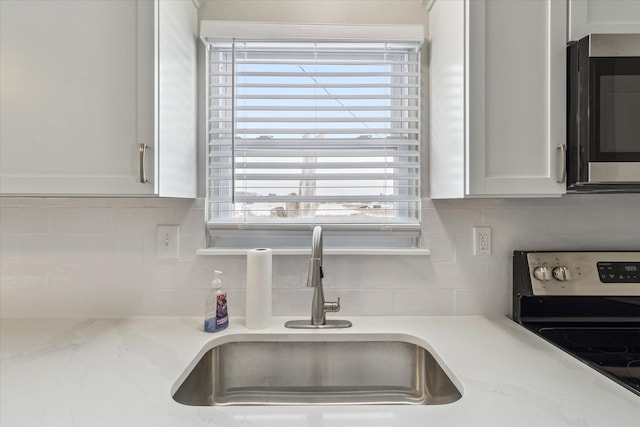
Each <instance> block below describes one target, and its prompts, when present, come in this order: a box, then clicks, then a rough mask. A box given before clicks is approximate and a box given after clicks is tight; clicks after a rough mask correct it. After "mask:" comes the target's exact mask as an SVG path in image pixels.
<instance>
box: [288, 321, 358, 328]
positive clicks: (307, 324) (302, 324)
mask: <svg viewBox="0 0 640 427" xmlns="http://www.w3.org/2000/svg"><path fill="white" fill-rule="evenodd" d="M284 326H285V327H286V328H291V329H332V328H333V329H335V328H350V327H351V322H350V321H348V320H334V319H328V320H327V321H326V322H325V323H324V325H313V324H311V320H289V321H288V322H286V323H285V324H284Z"/></svg>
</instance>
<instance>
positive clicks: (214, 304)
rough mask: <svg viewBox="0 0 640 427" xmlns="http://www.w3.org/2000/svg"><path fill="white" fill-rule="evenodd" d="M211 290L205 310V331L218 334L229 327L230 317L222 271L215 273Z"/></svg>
mask: <svg viewBox="0 0 640 427" xmlns="http://www.w3.org/2000/svg"><path fill="white" fill-rule="evenodd" d="M213 274H214V277H213V281H212V282H211V289H209V293H208V294H207V301H206V303H205V310H204V331H205V332H218V331H221V330H223V329H225V328H226V327H227V326H229V315H228V313H227V293H226V292H224V291H223V290H222V280H220V275H221V274H222V271H218V270H216V271H214V272H213Z"/></svg>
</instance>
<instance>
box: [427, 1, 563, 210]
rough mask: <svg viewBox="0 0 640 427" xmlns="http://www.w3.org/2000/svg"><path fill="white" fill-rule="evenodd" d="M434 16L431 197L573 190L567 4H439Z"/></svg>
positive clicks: (432, 40) (497, 2)
mask: <svg viewBox="0 0 640 427" xmlns="http://www.w3.org/2000/svg"><path fill="white" fill-rule="evenodd" d="M430 12H431V15H430V16H431V18H430V29H431V49H430V68H429V72H430V78H431V83H430V85H429V86H430V90H431V94H430V114H431V124H430V129H431V141H430V142H431V147H430V153H431V156H430V162H431V164H430V186H431V197H432V198H461V197H521V196H557V195H560V194H563V193H565V192H566V189H565V186H566V184H565V182H564V179H563V165H564V156H563V154H564V151H563V144H565V138H566V135H565V128H566V125H565V120H566V119H565V105H566V101H565V96H566V92H565V79H566V71H565V64H566V58H565V56H566V53H565V46H566V43H565V37H566V7H565V4H564V3H563V2H559V1H555V0H520V1H514V2H510V1H498V0H487V1H485V0H471V1H469V0H444V1H443V0H437V1H435V2H434V4H433V5H432V7H431V11H430Z"/></svg>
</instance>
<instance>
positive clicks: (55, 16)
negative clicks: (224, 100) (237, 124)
mask: <svg viewBox="0 0 640 427" xmlns="http://www.w3.org/2000/svg"><path fill="white" fill-rule="evenodd" d="M165 3H166V4H165ZM176 4H179V5H177V6H179V7H181V8H182V9H184V7H185V6H186V7H187V8H189V9H190V13H191V17H190V20H189V21H188V22H186V23H185V20H184V19H183V20H182V21H181V22H180V24H182V25H189V26H190V27H189V28H188V29H187V30H183V34H182V39H180V42H181V43H185V41H184V40H185V37H186V36H185V35H184V32H185V31H191V37H190V42H191V46H192V51H191V52H189V55H182V56H180V57H171V56H170V55H166V56H165V57H163V58H159V55H158V51H159V50H160V41H161V39H162V37H161V36H162V34H163V30H164V28H160V25H159V23H160V19H161V18H162V16H163V14H162V10H163V8H164V7H171V8H173V9H175V8H176ZM195 16H196V11H195V6H194V5H193V3H192V2H189V1H185V2H182V1H181V2H165V1H160V2H158V1H146V0H138V1H136V0H124V1H113V0H91V1H76V0H42V1H35V0H2V1H0V17H1V23H0V31H1V37H0V55H1V57H2V61H0V67H1V69H0V73H1V75H2V79H1V87H0V91H1V92H2V105H1V109H0V120H1V123H2V126H1V127H0V165H1V172H0V174H1V175H0V194H3V195H21V194H24V195H164V194H162V190H163V188H162V186H161V184H162V183H163V182H164V181H167V182H170V181H171V180H172V179H174V176H175V175H176V173H173V174H171V173H170V174H169V175H168V176H167V177H166V178H165V177H163V176H162V175H161V173H160V170H159V166H160V165H161V163H162V158H163V152H162V150H163V142H164V140H165V139H167V142H166V143H165V145H167V146H173V145H175V142H170V141H171V138H164V137H163V135H162V134H161V131H164V130H165V129H164V128H162V129H161V126H160V125H159V123H158V121H159V120H160V119H159V115H160V114H159V110H160V107H159V105H160V104H161V103H160V99H159V98H160V97H161V96H163V95H166V94H167V90H166V89H159V88H160V87H161V86H160V84H161V82H165V81H170V80H171V78H167V75H168V74H171V73H175V71H174V70H173V68H175V67H173V68H172V71H171V72H167V70H166V68H167V67H163V65H162V63H161V62H160V59H162V60H164V61H165V62H166V63H174V62H179V63H181V64H187V65H184V66H183V69H184V68H185V67H187V68H189V67H190V69H191V70H192V71H191V73H186V74H185V76H186V77H185V79H186V80H188V81H189V82H190V83H188V84H187V85H188V86H189V91H188V92H187V94H188V95H184V94H183V95H182V98H183V99H184V98H185V97H186V96H190V97H191V99H192V100H193V105H192V106H190V108H186V109H184V110H182V111H181V113H180V118H181V120H182V122H184V121H185V119H184V117H185V116H186V115H189V118H187V119H186V120H190V119H191V122H190V126H192V127H193V129H191V132H190V133H187V134H186V135H185V138H183V139H182V140H181V144H182V146H183V150H186V151H191V152H193V153H194V152H195V146H196V145H195V105H196V102H195V90H196V88H195V67H196V63H195V49H196V38H195V35H196V34H195V33H196V30H195V26H196V17H195ZM163 27H167V29H168V31H170V32H171V33H172V34H173V33H175V32H176V30H175V29H174V28H169V27H170V26H169V25H163ZM186 38H187V39H189V37H186ZM171 43H173V41H172V42H169V43H165V44H167V45H171ZM187 43H188V42H187ZM172 53H173V52H172ZM180 53H183V52H180ZM172 66H173V65H171V66H170V67H172ZM191 83H193V84H192V85H191ZM171 95H172V94H169V95H168V96H171ZM167 99H168V98H167ZM182 102H183V101H182ZM167 103H168V104H171V101H167ZM174 110H175V109H174ZM163 111H165V112H164V113H163V117H164V118H165V119H167V120H170V119H171V116H172V114H174V113H173V112H172V111H173V110H171V111H169V113H167V112H166V110H163ZM179 126H180V127H182V128H184V124H183V123H181V124H180V125H179ZM174 132H175V131H174ZM188 138H192V139H190V140H188ZM174 139H175V138H174ZM141 147H145V148H146V150H145V152H144V153H143V152H142V151H141V150H140V148H141ZM170 151H175V150H170ZM188 156H189V159H190V161H191V160H192V161H193V163H192V164H190V165H189V167H188V168H187V169H188V174H191V175H193V176H192V178H190V180H191V188H189V189H188V190H185V189H184V186H180V188H179V189H178V190H177V191H173V190H172V191H171V192H169V194H168V195H171V196H179V197H194V196H195V182H196V179H195V164H196V162H195V157H192V156H191V153H190V154H189V155H188ZM184 164H185V160H184V159H180V164H179V167H181V168H185V166H184ZM169 172H171V171H169ZM177 175H180V174H177ZM143 178H145V179H143ZM180 179H182V177H180ZM143 181H145V182H143Z"/></svg>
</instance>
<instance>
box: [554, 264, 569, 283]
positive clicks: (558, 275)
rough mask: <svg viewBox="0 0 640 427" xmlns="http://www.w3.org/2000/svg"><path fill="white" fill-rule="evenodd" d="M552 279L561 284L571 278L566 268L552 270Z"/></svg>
mask: <svg viewBox="0 0 640 427" xmlns="http://www.w3.org/2000/svg"><path fill="white" fill-rule="evenodd" d="M553 277H554V278H555V279H556V280H559V281H561V282H566V281H567V280H569V279H570V278H571V277H570V275H569V269H568V268H567V267H556V268H554V269H553Z"/></svg>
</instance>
